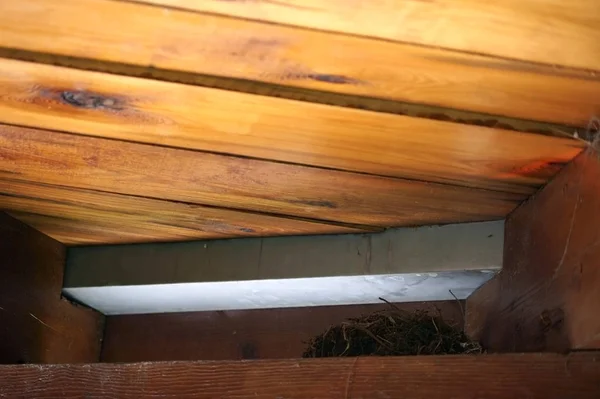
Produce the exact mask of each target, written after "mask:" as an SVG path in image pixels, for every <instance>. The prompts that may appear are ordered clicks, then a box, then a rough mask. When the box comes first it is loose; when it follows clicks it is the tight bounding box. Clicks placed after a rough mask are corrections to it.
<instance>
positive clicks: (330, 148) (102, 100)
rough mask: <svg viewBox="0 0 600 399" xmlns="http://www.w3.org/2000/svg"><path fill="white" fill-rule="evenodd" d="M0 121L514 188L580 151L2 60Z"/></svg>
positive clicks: (557, 141) (478, 131) (525, 138)
mask: <svg viewBox="0 0 600 399" xmlns="http://www.w3.org/2000/svg"><path fill="white" fill-rule="evenodd" d="M232 115H235V117H233V118H232ZM0 121H3V122H6V123H11V124H17V125H26V126H30V127H38V128H46V129H60V130H63V131H68V132H73V133H80V134H86V135H93V136H101V137H110V138H115V139H122V140H129V141H138V142H145V143H151V144H159V145H166V146H174V147H182V148H190V149H199V150H208V151H214V152H219V153H227V154H235V155H243V156H249V157H256V158H261V159H273V160H278V161H284V162H291V163H298V164H306V165H315V166H320V167H327V168H335V169H341V170H349V171H359V172H366V173H370V174H378V175H385V176H392V177H406V178H411V179H419V180H427V181H436V182H443V183H450V184H454V185H462V186H470V187H480V188H488V189H495V190H502V191H507V192H517V193H525V194H531V193H533V192H535V190H536V189H537V187H539V186H540V185H542V184H544V183H545V182H546V181H547V180H548V179H549V178H550V177H552V176H553V175H554V174H555V173H556V172H557V171H558V170H559V169H560V167H561V166H562V165H563V164H564V163H566V162H568V161H569V160H570V159H572V158H573V157H574V156H575V155H576V154H578V153H579V152H580V151H581V148H582V147H583V144H582V142H579V141H576V140H574V139H566V138H558V137H549V136H542V135H535V134H524V133H522V132H513V131H508V130H500V129H492V128H487V127H482V126H465V125H462V124H455V123H449V122H443V121H433V120H427V119H422V118H411V117H406V116H398V115H387V114H381V113H375V112H368V111H360V110H352V109H345V108H340V107H331V106H326V105H320V104H310V103H304V102H296V101H290V100H282V99H276V98H269V97H264V96H255V95H248V94H239V93H232V92H228V91H222V90H215V89H207V88H201V87H191V86H185V85H180V84H174V83H166V82H157V81H150V80H146V79H138V78H130V77H122V76H115V75H109V74H104V73H95V72H86V71H79V70H72V69H65V68H60V67H54V66H49V65H39V64H32V63H27V62H21V61H12V60H0Z"/></svg>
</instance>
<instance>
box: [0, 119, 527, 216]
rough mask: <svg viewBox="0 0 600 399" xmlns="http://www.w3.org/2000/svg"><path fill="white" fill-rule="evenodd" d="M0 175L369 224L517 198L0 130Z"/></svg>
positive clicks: (461, 211) (504, 204)
mask: <svg viewBox="0 0 600 399" xmlns="http://www.w3.org/2000/svg"><path fill="white" fill-rule="evenodd" d="M0 160H2V163H1V164H0V171H1V172H0V178H2V177H8V178H11V179H13V180H20V181H32V182H39V183H46V184H52V185H61V186H65V187H72V188H83V189H92V190H101V191H108V192H113V193H118V194H129V195H136V196H143V197H150V198H156V199H163V200H175V201H182V202H188V203H194V204H207V205H212V206H219V207H226V208H234V209H245V210H251V211H257V212H267V213H273V214H280V215H292V216H298V217H304V218H311V219H318V220H327V221H334V222H343V223H355V224H364V225H372V226H402V225H423V224H431V223H440V224H442V223H449V222H455V221H462V222H466V221H483V220H495V219H500V218H502V217H504V216H505V215H506V214H508V213H509V212H510V211H511V210H512V209H514V207H515V206H516V205H517V204H518V203H519V202H520V201H521V200H522V199H524V196H523V195H519V194H510V193H502V192H496V191H487V190H477V189H469V188H463V187H454V186H448V185H441V184H434V183H424V182H418V181H407V180H400V179H392V178H383V177H377V176H369V175H363V174H356V173H348V172H339V171H332V170H325V169H319V168H309V167H302V166H296V165H286V164H280V163H273V162H266V161H258V160H252V159H243V158H235V157H228V156H222V155H215V154H207V153H202V152H194V151H186V150H179V149H172V148H165V147H158V146H151V145H143V144H135V143H127V142H120V141H114V140H106V139H98V138H91V137H84V136H76V135H70V134H63V133H56V132H49V131H42V130H33V129H25V128H18V127H11V126H1V127H0Z"/></svg>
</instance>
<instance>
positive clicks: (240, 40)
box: [0, 0, 600, 126]
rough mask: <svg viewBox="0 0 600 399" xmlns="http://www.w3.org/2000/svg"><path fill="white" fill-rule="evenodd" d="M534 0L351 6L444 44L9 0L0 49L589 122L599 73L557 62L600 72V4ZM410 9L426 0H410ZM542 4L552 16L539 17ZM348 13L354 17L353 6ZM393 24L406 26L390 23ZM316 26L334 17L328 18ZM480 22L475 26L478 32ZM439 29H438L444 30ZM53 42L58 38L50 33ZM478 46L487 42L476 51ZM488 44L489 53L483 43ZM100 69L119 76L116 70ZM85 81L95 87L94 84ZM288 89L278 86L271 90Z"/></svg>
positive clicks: (111, 6)
mask: <svg viewBox="0 0 600 399" xmlns="http://www.w3.org/2000/svg"><path fill="white" fill-rule="evenodd" d="M398 1H399V0H398ZM532 1H534V0H529V1H526V2H524V4H521V3H518V2H517V1H516V0H511V1H509V2H508V3H509V4H502V5H496V4H495V3H494V4H493V5H491V4H482V5H480V4H479V2H477V1H476V0H463V1H461V2H459V3H462V4H457V5H455V4H446V6H441V5H439V4H438V3H437V2H435V3H431V4H430V5H428V6H427V7H429V8H433V9H436V10H447V11H440V12H441V14H442V15H440V18H441V19H438V18H437V17H435V15H437V14H439V13H440V12H432V13H431V15H420V14H417V15H420V17H417V16H415V15H412V13H409V14H411V15H412V17H408V16H407V15H406V14H405V12H406V10H408V8H407V7H410V5H406V2H404V3H402V4H398V2H397V1H394V2H387V4H388V5H387V6H386V5H383V4H382V2H381V1H380V2H378V4H376V5H375V6H371V5H370V6H369V7H364V6H363V7H357V6H356V5H355V4H354V5H353V6H350V7H348V6H347V5H344V6H343V7H344V8H346V9H348V8H350V9H351V10H353V11H352V12H355V13H358V15H360V17H358V18H368V17H366V16H367V15H371V16H372V15H373V14H372V12H375V13H387V14H386V16H385V17H384V19H387V22H386V23H384V25H387V27H388V28H389V27H390V25H393V27H394V29H400V30H401V29H403V27H404V26H410V25H411V23H410V22H409V23H407V21H419V23H418V28H417V27H414V28H408V29H409V31H412V32H413V34H416V35H418V36H420V35H428V34H431V33H433V32H435V33H433V34H434V35H435V36H436V37H439V38H442V40H441V41H442V43H438V40H431V42H432V43H427V44H431V45H433V46H434V47H435V48H434V47H422V46H414V45H408V44H402V43H394V42H390V41H384V40H374V39H369V38H364V37H357V36H347V35H340V34H333V33H326V32H322V31H314V30H306V29H299V28H295V27H288V26H282V25H275V24H271V23H268V24H265V23H260V22H254V21H249V20H243V19H234V18H228V17H223V16H219V15H214V14H199V13H195V12H186V11H180V10H173V9H167V8H161V7H154V6H148V5H143V4H134V3H131V2H118V1H106V0H86V1H85V2H81V1H78V0H64V1H61V2H56V1H53V0H28V2H27V3H28V4H27V5H26V6H24V5H23V4H20V3H18V2H9V1H4V2H2V4H0V29H1V30H2V36H0V46H1V47H4V48H7V49H18V50H26V51H28V52H41V53H51V54H55V55H59V56H61V57H63V58H59V59H55V60H53V61H52V62H57V63H61V64H65V65H69V62H70V61H69V59H68V57H75V58H84V59H88V60H92V61H93V60H95V61H101V62H105V63H106V62H112V63H120V64H129V65H136V66H142V67H146V68H147V69H146V70H145V71H143V72H141V74H142V76H144V77H148V76H153V73H154V71H156V70H159V71H164V70H167V71H178V72H182V73H183V74H182V75H178V76H175V77H173V79H175V80H178V81H182V82H185V83H196V81H197V80H198V79H199V80H200V83H201V84H206V79H205V77H206V76H207V75H215V76H220V77H230V78H235V79H236V80H238V83H237V85H234V86H233V87H232V89H233V90H242V91H243V90H245V89H244V88H245V87H246V86H251V85H254V84H255V83H252V82H251V81H258V82H263V83H264V82H267V83H273V84H277V85H285V86H294V87H301V88H307V89H317V90H324V91H331V92H337V93H344V94H352V95H360V96H367V97H380V98H388V99H393V100H397V101H406V102H411V103H419V104H430V105H437V106H444V107H448V108H456V109H461V110H470V111H477V112H482V113H486V114H493V115H504V116H512V117H517V118H523V119H531V120H538V121H549V122H556V123H563V124H567V125H573V126H585V124H586V123H587V121H588V119H589V118H590V117H591V116H592V115H594V113H597V112H598V111H599V110H600V100H599V99H598V96H597V93H598V92H599V91H600V76H598V75H597V74H596V72H594V71H577V70H568V69H564V68H557V67H555V65H566V66H577V67H582V68H585V69H591V70H600V62H599V61H598V60H600V44H598V43H600V35H599V32H600V28H598V26H600V18H599V17H596V14H597V12H596V8H595V6H593V1H594V0H579V1H578V3H579V4H577V3H576V4H573V2H570V3H569V4H568V5H564V6H559V5H558V0H553V2H552V3H554V4H552V5H550V6H546V5H545V4H544V5H542V4H538V5H534V4H532ZM197 3H198V4H203V5H205V6H206V7H211V4H213V5H214V4H215V3H221V5H219V6H217V7H220V8H225V7H227V8H229V9H230V10H231V9H233V8H236V7H237V8H239V7H240V4H241V3H245V4H248V6H247V7H246V8H252V5H250V4H254V7H257V6H258V7H262V6H263V5H264V4H266V3H265V2H264V1H261V2H254V1H251V2H239V1H236V2H223V1H219V2H217V1H212V2H211V1H203V2H197ZM274 3H275V4H280V2H274ZM312 3H314V1H313V2H312ZM321 3H322V2H319V5H318V6H317V10H316V11H314V12H312V14H315V13H316V14H321V17H322V14H323V11H322V10H321V9H322V8H323V7H326V8H327V7H332V8H333V9H336V8H337V9H339V8H340V7H342V4H343V3H342V1H341V0H338V1H334V2H329V3H328V4H330V5H329V6H328V5H325V3H323V4H321ZM444 3H447V1H444ZM269 4H270V3H269ZM410 4H412V5H415V4H427V3H426V2H418V1H411V2H410ZM200 7H203V6H202V5H200ZM277 7H278V8H280V9H281V8H285V7H280V6H277ZM552 7H554V9H552ZM309 8H311V7H310V6H309ZM385 8H391V10H390V9H387V10H386V9H385ZM541 8H544V11H542V14H541V15H543V16H540V15H539V14H540V9H541ZM361 9H362V10H361ZM565 9H566V11H565ZM569 9H570V10H569ZM402 10H404V11H405V12H402ZM279 11H281V10H278V12H277V14H273V16H272V18H279V17H280V16H282V18H285V16H286V15H289V14H290V11H291V12H292V13H294V15H298V16H299V18H302V19H303V20H309V19H310V18H309V17H306V16H302V14H296V11H297V10H296V8H292V9H291V10H288V11H283V12H282V13H279ZM563 11H564V12H563ZM363 12H365V14H363ZM420 12H425V11H424V10H421V11H420ZM457 12H458V14H455V13H457ZM332 13H335V15H334V16H332V15H331V14H332ZM446 13H447V14H446ZM461 13H463V14H461ZM263 15H266V14H263ZM325 15H329V17H328V19H335V20H344V17H340V13H338V12H336V11H334V10H332V9H330V10H326V11H325ZM341 15H344V16H347V15H348V11H346V12H344V13H342V14H341ZM509 16H510V20H511V21H510V23H507V24H506V25H505V24H504V22H502V21H504V20H506V19H508V18H509ZM267 18H268V17H267ZM463 18H466V19H467V21H468V22H465V21H464V20H463ZM498 18H500V20H498ZM380 19H382V18H381V17H377V18H374V19H371V18H369V19H367V20H368V21H379V20H380ZM390 19H392V20H394V19H397V20H399V22H394V23H391V21H390ZM490 19H493V23H490ZM98 21H103V22H102V23H98ZM315 21H316V23H317V24H319V23H323V22H324V21H322V20H321V21H319V18H317V19H316V20H315ZM400 21H401V22H400ZM432 21H444V22H437V23H433V22H432ZM474 21H477V22H476V27H473V28H472V26H473V23H474ZM277 22H280V21H277ZM284 22H289V21H284ZM544 23H552V24H553V25H550V26H545V25H543V24H544ZM432 24H433V26H439V29H441V32H438V30H437V29H436V28H434V27H432ZM515 24H518V25H520V24H524V26H517V27H515ZM378 25H379V23H375V22H369V23H364V22H360V23H357V24H356V26H361V27H364V26H378ZM329 26H330V25H326V26H319V28H325V29H327V28H328V27H329ZM358 29H360V28H358ZM414 29H417V30H416V31H415V30H414ZM471 29H473V30H474V32H473V31H471ZM511 29H515V30H516V32H511ZM496 30H498V32H496ZM506 30H508V31H509V32H508V33H507V32H506ZM442 32H443V33H442ZM533 32H535V33H533ZM353 33H354V32H353ZM457 35H458V37H460V38H459V39H457ZM48 37H52V40H47V38H48ZM443 38H454V39H453V40H455V41H456V42H458V43H464V44H465V47H467V48H466V50H469V51H475V52H481V53H484V54H485V53H487V52H488V51H489V50H490V49H502V48H505V49H508V50H510V51H509V53H508V54H502V55H504V56H507V55H508V56H510V57H512V58H521V57H529V58H527V59H528V60H531V59H533V60H535V61H543V62H546V63H548V64H550V65H539V64H532V63H528V62H522V61H516V60H508V59H498V58H490V57H486V56H481V55H476V54H465V53H460V52H454V51H447V50H442V49H440V48H439V47H444V43H443ZM534 38H535V39H534ZM407 41H408V42H410V41H411V40H407ZM472 41H476V42H478V43H479V44H478V45H476V46H470V44H469V42H472ZM497 42H501V44H500V43H497ZM481 44H483V45H484V48H479V45H481ZM450 47H452V46H450ZM462 49H463V50H464V48H462ZM501 52H502V50H501ZM4 56H6V54H5V55H4ZM65 57H67V58H65ZM530 58H531V59H530ZM92 64H93V63H92ZM91 67H92V68H101V69H104V70H107V71H109V72H114V73H119V72H120V68H119V66H118V65H116V66H115V65H110V64H104V65H92V66H91ZM190 74H191V75H190ZM203 77H204V78H203ZM240 79H241V81H239V80H240ZM249 81H250V82H249ZM78 83H79V84H80V85H83V86H80V87H85V82H78ZM278 93H279V91H278V90H277V89H274V90H273V93H272V95H275V94H278ZM298 114H300V115H302V113H298Z"/></svg>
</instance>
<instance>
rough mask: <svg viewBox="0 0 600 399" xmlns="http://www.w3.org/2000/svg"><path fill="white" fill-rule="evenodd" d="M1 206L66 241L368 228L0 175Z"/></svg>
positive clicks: (162, 239)
mask: <svg viewBox="0 0 600 399" xmlns="http://www.w3.org/2000/svg"><path fill="white" fill-rule="evenodd" d="M0 208H2V209H5V210H7V211H9V212H10V213H11V214H12V215H13V216H14V217H16V218H17V219H19V220H22V221H24V222H26V223H27V224H29V225H31V226H33V227H34V228H36V229H37V230H39V231H41V232H43V233H44V234H46V235H48V236H50V237H53V238H54V239H56V240H58V241H60V242H62V243H63V244H68V245H82V244H126V243H136V242H153V241H154V242H156V241H159V242H165V241H187V240H194V239H196V240H197V239H207V238H225V237H261V236H279V235H301V234H331V233H352V232H359V231H372V230H370V229H369V228H365V229H361V228H358V227H352V226H345V225H339V224H335V223H321V222H316V221H311V220H305V219H302V218H290V217H278V216H272V215H267V214H259V213H252V212H240V211H236V210H230V209H223V208H217V207H207V206H202V205H196V204H190V203H182V202H171V201H163V200H159V199H151V198H140V197H133V196H128V195H121V194H111V193H108V192H99V191H93V190H82V189H76V188H72V187H60V186H53V185H47V184H40V183H31V182H26V181H19V180H13V179H10V178H0Z"/></svg>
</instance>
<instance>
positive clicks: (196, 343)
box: [102, 301, 463, 363]
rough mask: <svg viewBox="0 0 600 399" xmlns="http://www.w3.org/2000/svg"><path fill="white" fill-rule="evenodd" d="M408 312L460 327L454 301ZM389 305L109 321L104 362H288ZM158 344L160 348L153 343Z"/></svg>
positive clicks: (417, 305)
mask: <svg viewBox="0 0 600 399" xmlns="http://www.w3.org/2000/svg"><path fill="white" fill-rule="evenodd" d="M395 306H397V307H398V308H400V309H403V310H406V311H408V312H413V311H417V310H426V311H429V312H431V313H432V314H440V315H441V316H442V317H443V318H444V320H447V321H448V323H452V324H456V325H462V323H463V320H462V314H461V313H460V312H461V310H460V307H459V304H458V303H457V302H456V301H440V302H410V303H397V304H395ZM388 308H389V305H386V304H383V303H382V304H378V305H353V306H323V307H314V308H289V309H266V310H265V309H261V310H234V311H225V312H186V313H162V314H145V315H129V316H110V317H108V318H107V319H106V329H105V332H104V341H103V346H102V361H103V362H110V363H117V362H146V361H167V360H242V359H291V358H299V357H302V353H303V352H304V350H305V349H306V347H307V344H306V342H307V341H308V340H309V339H310V338H312V337H314V336H316V335H317V334H319V333H323V332H325V331H326V330H327V328H329V327H330V326H332V325H335V324H339V323H341V322H343V321H344V320H346V319H348V318H351V317H359V316H361V315H364V314H368V313H371V312H375V311H377V310H383V309H388ZM157 342H160V345H157V344H156V343H157Z"/></svg>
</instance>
